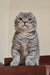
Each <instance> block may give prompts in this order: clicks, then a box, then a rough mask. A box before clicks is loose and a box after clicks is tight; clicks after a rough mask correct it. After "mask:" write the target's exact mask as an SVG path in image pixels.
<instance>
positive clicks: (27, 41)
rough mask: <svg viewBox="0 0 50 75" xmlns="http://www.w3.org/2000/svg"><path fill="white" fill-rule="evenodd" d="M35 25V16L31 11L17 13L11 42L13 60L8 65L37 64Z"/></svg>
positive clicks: (37, 48) (37, 45) (37, 50)
mask: <svg viewBox="0 0 50 75" xmlns="http://www.w3.org/2000/svg"><path fill="white" fill-rule="evenodd" d="M36 25H37V21H36V17H35V16H34V14H32V13H31V12H29V13H23V12H20V13H19V14H18V15H17V17H16V19H15V35H14V38H13V43H12V56H13V61H12V62H11V63H10V66H18V65H19V64H22V65H24V64H25V65H39V41H38V35H37V32H36Z"/></svg>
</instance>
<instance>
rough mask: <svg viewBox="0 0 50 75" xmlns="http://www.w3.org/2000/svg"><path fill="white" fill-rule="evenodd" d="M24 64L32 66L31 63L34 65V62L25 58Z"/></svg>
mask: <svg viewBox="0 0 50 75" xmlns="http://www.w3.org/2000/svg"><path fill="white" fill-rule="evenodd" d="M25 65H26V66H28V65H30V66H33V65H35V63H34V62H33V61H31V60H29V59H26V61H25Z"/></svg>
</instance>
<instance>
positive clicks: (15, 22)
mask: <svg viewBox="0 0 50 75" xmlns="http://www.w3.org/2000/svg"><path fill="white" fill-rule="evenodd" d="M14 24H15V25H16V24H17V16H16V18H15V21H14Z"/></svg>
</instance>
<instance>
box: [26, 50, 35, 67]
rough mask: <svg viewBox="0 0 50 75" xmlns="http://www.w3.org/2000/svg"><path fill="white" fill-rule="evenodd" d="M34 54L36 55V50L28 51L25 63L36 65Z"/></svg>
mask: <svg viewBox="0 0 50 75" xmlns="http://www.w3.org/2000/svg"><path fill="white" fill-rule="evenodd" d="M35 55H36V52H35V51H33V52H30V53H29V55H28V56H27V57H26V60H25V65H30V66H31V65H36V62H35V58H34V57H35Z"/></svg>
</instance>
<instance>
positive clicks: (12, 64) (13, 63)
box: [10, 61, 19, 66]
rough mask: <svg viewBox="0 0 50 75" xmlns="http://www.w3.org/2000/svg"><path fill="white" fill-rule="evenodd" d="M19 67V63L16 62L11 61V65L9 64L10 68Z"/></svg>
mask: <svg viewBox="0 0 50 75" xmlns="http://www.w3.org/2000/svg"><path fill="white" fill-rule="evenodd" d="M18 65H19V63H18V62H15V61H12V62H11V63H10V66H18Z"/></svg>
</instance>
